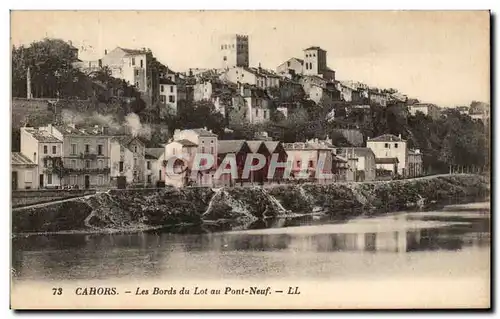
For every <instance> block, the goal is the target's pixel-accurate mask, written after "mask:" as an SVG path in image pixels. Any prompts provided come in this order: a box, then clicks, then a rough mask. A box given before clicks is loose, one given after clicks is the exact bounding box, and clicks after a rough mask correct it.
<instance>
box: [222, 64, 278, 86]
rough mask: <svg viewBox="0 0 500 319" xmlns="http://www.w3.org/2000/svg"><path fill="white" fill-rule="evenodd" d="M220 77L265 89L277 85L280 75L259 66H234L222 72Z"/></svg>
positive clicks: (224, 79)
mask: <svg viewBox="0 0 500 319" xmlns="http://www.w3.org/2000/svg"><path fill="white" fill-rule="evenodd" d="M220 79H221V80H223V81H229V82H232V83H245V84H250V85H255V86H257V87H260V88H263V89H267V88H272V87H279V85H280V77H279V76H278V75H277V74H274V73H273V72H270V71H268V70H265V69H263V68H261V67H259V68H248V67H234V68H231V69H229V70H227V71H226V72H224V73H222V74H221V76H220Z"/></svg>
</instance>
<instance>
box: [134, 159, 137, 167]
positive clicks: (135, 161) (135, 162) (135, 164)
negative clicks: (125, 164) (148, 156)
mask: <svg viewBox="0 0 500 319" xmlns="http://www.w3.org/2000/svg"><path fill="white" fill-rule="evenodd" d="M134 166H137V157H136V158H134Z"/></svg>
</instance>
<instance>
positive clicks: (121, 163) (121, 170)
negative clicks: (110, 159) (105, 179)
mask: <svg viewBox="0 0 500 319" xmlns="http://www.w3.org/2000/svg"><path fill="white" fill-rule="evenodd" d="M119 170H120V173H121V172H123V161H120V164H119Z"/></svg>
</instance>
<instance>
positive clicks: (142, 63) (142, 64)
mask: <svg viewBox="0 0 500 319" xmlns="http://www.w3.org/2000/svg"><path fill="white" fill-rule="evenodd" d="M143 67H144V61H143V60H142V59H141V68H143Z"/></svg>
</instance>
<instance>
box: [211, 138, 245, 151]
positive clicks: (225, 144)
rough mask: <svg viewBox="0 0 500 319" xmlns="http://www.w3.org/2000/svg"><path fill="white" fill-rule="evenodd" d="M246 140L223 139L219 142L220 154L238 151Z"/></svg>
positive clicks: (218, 149)
mask: <svg viewBox="0 0 500 319" xmlns="http://www.w3.org/2000/svg"><path fill="white" fill-rule="evenodd" d="M244 144H245V141H244V140H222V141H218V143H217V153H218V154H228V153H238V152H239V151H240V150H241V148H242V147H243V145H244Z"/></svg>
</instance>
